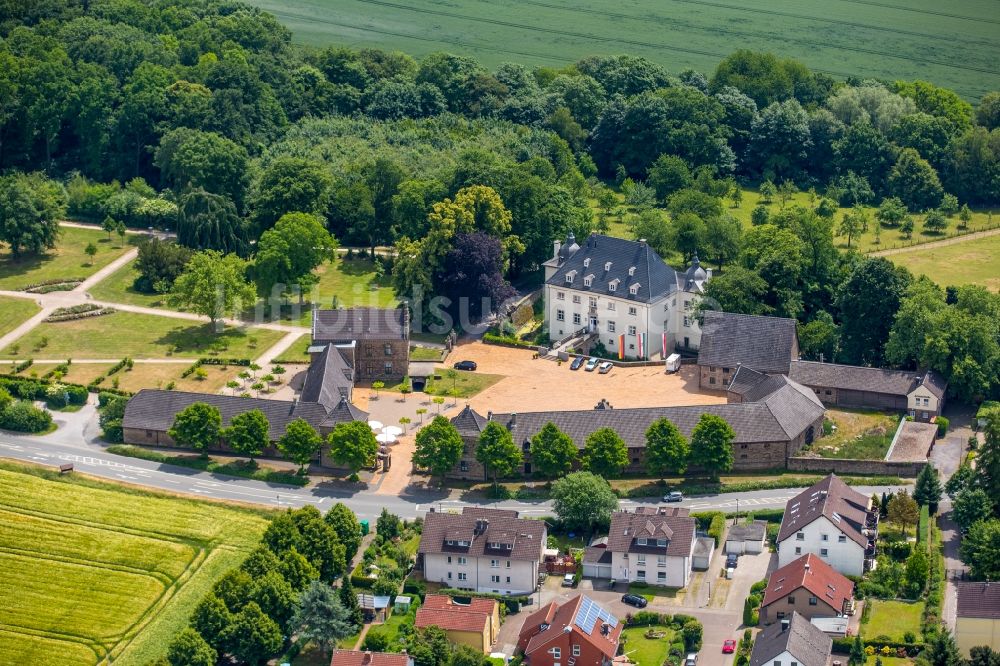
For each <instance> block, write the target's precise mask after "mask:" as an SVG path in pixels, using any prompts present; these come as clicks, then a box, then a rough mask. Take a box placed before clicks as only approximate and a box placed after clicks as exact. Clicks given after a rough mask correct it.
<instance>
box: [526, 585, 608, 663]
mask: <svg viewBox="0 0 1000 666" xmlns="http://www.w3.org/2000/svg"><path fill="white" fill-rule="evenodd" d="M554 606H555V603H554V602H552V603H550V604H548V605H547V606H545V607H543V608H541V609H540V610H538V611H537V612H535V613H534V614H532V615H530V616H529V617H528V618H527V619H526V620H525V621H524V625H523V626H522V627H521V635H520V637H519V639H518V644H523V642H524V641H525V639H526V638H527V636H529V635H531V634H533V633H534V632H538V633H534V635H533V636H531V639H530V640H528V641H527V646H526V647H525V648H524V654H525V655H531V654H532V653H533V652H536V651H538V650H540V649H542V648H544V647H545V646H546V645H548V644H549V643H551V642H552V641H554V640H555V639H557V638H558V637H560V636H563V635H565V633H566V632H567V630H568V631H571V632H572V633H573V634H574V635H575V636H579V637H580V638H581V639H582V640H585V641H587V642H588V643H590V644H591V645H593V646H594V647H595V648H597V649H598V650H600V651H601V653H603V654H604V655H606V656H607V657H608V659H612V658H614V656H615V653H617V652H618V640H619V638H620V637H621V633H622V629H624V628H625V624H624V623H623V622H620V621H618V620H617V619H616V618H615V617H614V616H612V615H611V614H610V613H609V612H608V611H607V610H606V609H605V608H604V607H603V606H601V605H600V604H597V603H596V602H594V601H593V600H592V599H590V598H589V597H587V596H586V595H582V594H581V595H579V596H577V597H574V598H573V599H570V600H569V601H567V602H566V603H564V604H563V605H562V606H559V607H558V608H557V609H555V612H552V608H553V607H554ZM583 614H586V615H587V617H586V618H585V617H582V615H583ZM601 614H603V615H606V616H608V618H609V619H608V622H609V623H612V624H613V626H611V627H610V631H609V632H608V633H607V634H603V633H602V630H601V627H602V625H603V624H604V622H603V621H602V618H601ZM578 616H579V617H578ZM542 623H545V624H547V625H549V626H548V628H547V629H545V631H540V632H539V625H541V624H542ZM587 623H589V626H590V632H589V633H588V632H587V631H585V630H584V629H583V628H582V627H581V624H587Z"/></svg>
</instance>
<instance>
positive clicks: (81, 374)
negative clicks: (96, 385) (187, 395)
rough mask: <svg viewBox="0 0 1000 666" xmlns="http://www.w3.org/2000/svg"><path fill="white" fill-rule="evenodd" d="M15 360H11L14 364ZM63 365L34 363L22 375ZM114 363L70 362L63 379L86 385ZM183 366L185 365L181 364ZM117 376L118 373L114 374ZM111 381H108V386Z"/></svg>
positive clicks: (34, 374)
mask: <svg viewBox="0 0 1000 666" xmlns="http://www.w3.org/2000/svg"><path fill="white" fill-rule="evenodd" d="M14 363H15V362H14V361H11V364H12V365H13V364H14ZM59 365H61V364H60V363H32V364H31V365H30V366H28V367H27V368H25V369H24V370H22V371H21V373H20V376H21V377H44V376H45V375H46V374H48V373H49V372H51V371H52V370H55V369H56V367H58V366H59ZM113 365H114V363H70V364H69V367H68V369H67V372H66V373H65V374H64V375H63V377H62V380H63V381H64V382H67V383H69V384H82V385H83V386H86V385H87V384H89V383H90V382H92V381H94V379H96V378H97V377H99V376H101V375H102V374H104V373H105V372H107V371H108V370H110V369H111V367H112V366H113ZM181 367H183V366H181ZM12 371H13V368H11V369H4V370H3V372H12ZM114 376H115V377H117V376H118V375H114ZM110 385H111V383H110V382H108V384H107V386H110Z"/></svg>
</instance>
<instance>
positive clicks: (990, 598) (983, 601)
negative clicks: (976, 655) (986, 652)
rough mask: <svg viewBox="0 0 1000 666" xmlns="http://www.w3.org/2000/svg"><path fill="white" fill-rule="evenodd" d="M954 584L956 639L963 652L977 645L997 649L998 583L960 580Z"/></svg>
mask: <svg viewBox="0 0 1000 666" xmlns="http://www.w3.org/2000/svg"><path fill="white" fill-rule="evenodd" d="M955 588H956V594H957V599H958V611H957V613H956V619H955V642H956V643H957V644H958V648H959V649H960V650H961V651H962V654H963V655H964V656H966V657H968V656H969V650H970V649H971V648H974V647H976V646H979V645H987V646H989V647H991V648H993V649H994V650H1000V583H994V582H974V581H959V582H958V583H956V584H955Z"/></svg>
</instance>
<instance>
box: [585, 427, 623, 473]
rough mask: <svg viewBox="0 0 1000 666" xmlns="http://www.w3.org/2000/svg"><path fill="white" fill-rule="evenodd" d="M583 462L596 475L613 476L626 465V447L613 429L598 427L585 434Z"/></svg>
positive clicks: (620, 471)
mask: <svg viewBox="0 0 1000 666" xmlns="http://www.w3.org/2000/svg"><path fill="white" fill-rule="evenodd" d="M583 464H584V467H585V468H586V469H588V470H590V471H591V472H594V473H595V474H597V475H598V476H602V477H604V478H605V479H609V478H613V477H616V476H618V475H619V474H621V473H622V472H623V471H624V470H625V468H626V467H628V449H627V448H626V447H625V442H624V441H622V438H621V437H619V436H618V433H616V432H615V431H614V430H612V429H611V428H598V429H597V430H595V431H594V432H592V433H590V435H588V436H587V443H586V445H585V447H584V449H583Z"/></svg>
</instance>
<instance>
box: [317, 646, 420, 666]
mask: <svg viewBox="0 0 1000 666" xmlns="http://www.w3.org/2000/svg"><path fill="white" fill-rule="evenodd" d="M330 666H413V658H412V657H409V656H407V655H406V654H393V653H391V652H372V651H371V650H365V651H363V652H362V651H361V650H334V651H333V658H332V659H331V660H330Z"/></svg>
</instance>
